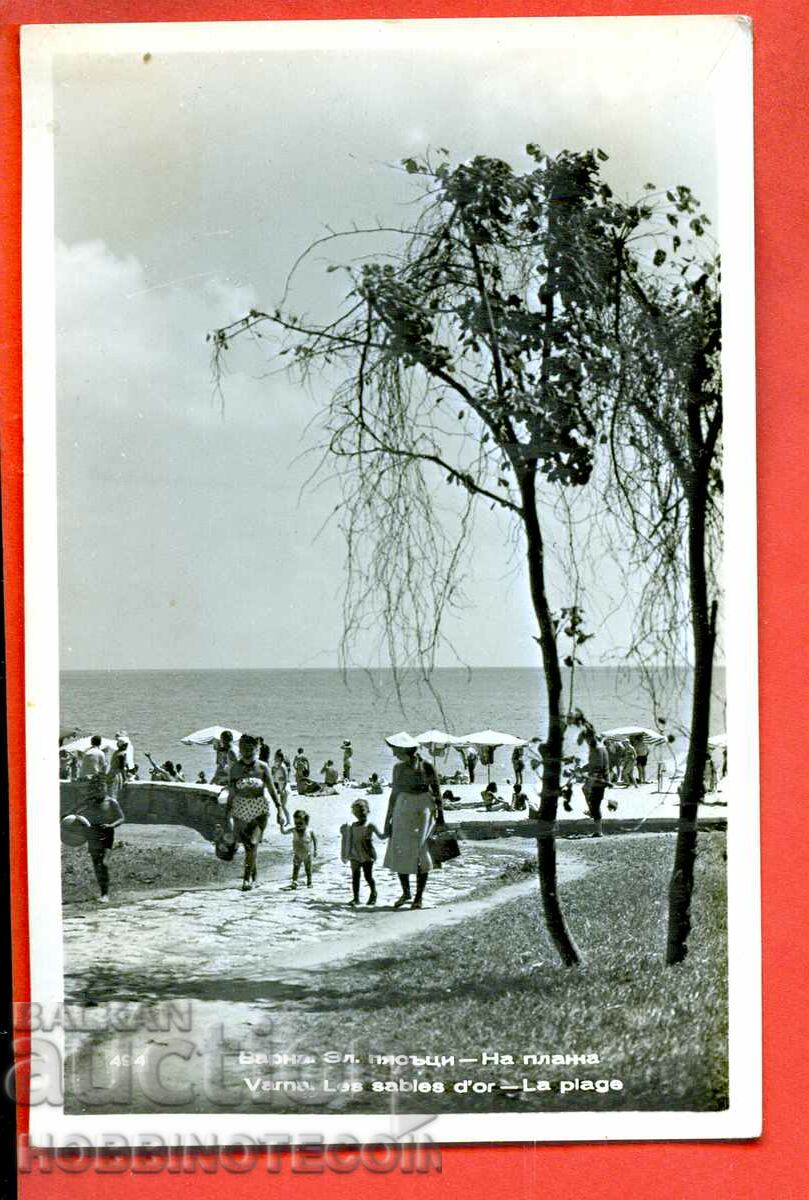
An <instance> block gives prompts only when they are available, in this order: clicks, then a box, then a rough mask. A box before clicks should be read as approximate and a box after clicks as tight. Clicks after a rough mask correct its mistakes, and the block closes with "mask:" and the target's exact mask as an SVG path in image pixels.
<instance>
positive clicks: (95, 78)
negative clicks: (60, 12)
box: [53, 18, 733, 669]
mask: <svg viewBox="0 0 809 1200" xmlns="http://www.w3.org/2000/svg"><path fill="white" fill-rule="evenodd" d="M131 28H132V30H133V32H132V33H131V37H130V40H129V42H128V43H127V42H126V38H125V37H124V34H123V33H121V32H120V31H119V32H118V34H117V35H116V38H117V41H116V43H115V44H112V43H110V45H108V46H107V47H104V46H103V44H99V43H98V40H97V39H96V44H95V45H94V46H91V47H90V48H89V49H88V46H87V44H86V42H85V43H83V42H82V36H81V35H80V34H78V33H77V36H76V38H75V40H74V43H73V44H72V48H71V49H70V51H69V52H67V53H60V54H58V55H57V56H56V57H55V59H54V67H53V99H54V135H53V146H54V162H55V181H56V182H55V187H56V206H55V207H56V230H55V234H56V247H55V253H56V268H57V295H56V305H57V309H56V326H57V334H56V336H57V411H58V431H57V433H58V442H57V453H58V506H59V547H60V577H59V592H60V596H59V601H60V643H61V645H60V649H61V660H62V666H63V668H66V669H71V668H72V669H79V668H81V669H101V668H161V667H162V668H176V669H180V668H203V667H273V666H277V667H295V666H305V667H330V666H335V665H336V664H337V647H338V643H339V639H340V634H341V631H342V625H341V595H342V585H343V569H344V547H343V543H342V539H341V537H340V535H339V532H338V531H337V530H336V528H334V526H333V525H332V526H329V525H326V528H325V530H323V526H324V522H325V521H326V520H327V518H328V516H329V513H330V512H331V511H332V509H333V508H334V505H335V503H336V502H337V499H338V493H337V491H336V487H335V485H334V484H328V483H327V484H324V485H323V486H322V487H320V488H319V489H318V490H316V491H315V490H313V489H312V488H306V489H305V490H302V488H303V485H304V483H305V481H306V480H307V478H308V476H309V474H310V472H311V469H312V467H313V465H314V460H313V458H312V450H313V446H314V444H315V440H316V439H315V435H314V433H313V431H312V428H311V422H312V419H313V418H314V417H315V416H316V414H317V412H318V411H319V408H320V406H321V405H322V403H323V401H324V399H325V391H324V387H323V386H322V385H318V384H317V383H315V385H314V386H313V388H312V389H311V391H308V392H307V391H306V390H304V389H302V388H301V387H300V386H299V385H296V384H295V383H294V382H293V381H291V380H290V379H289V378H288V377H287V376H285V375H283V374H280V373H278V371H277V370H276V369H275V368H276V366H277V364H273V363H271V362H269V361H268V360H267V358H266V357H265V356H264V355H263V354H262V352H261V350H260V347H256V346H253V345H245V346H244V347H240V348H239V349H238V350H236V351H234V352H233V356H232V360H231V365H230V370H229V372H228V374H227V377H226V378H225V381H224V386H223V391H222V394H221V395H218V394H217V392H216V389H215V387H214V385H213V380H212V375H211V367H210V360H209V348H208V346H207V345H206V342H205V335H206V333H207V332H208V331H209V330H211V329H214V328H216V327H218V326H220V325H222V324H225V323H227V322H229V321H231V320H234V319H235V318H237V317H239V316H241V315H243V314H244V313H245V312H246V311H247V310H248V309H250V308H251V307H252V306H254V305H255V306H257V307H259V308H262V309H268V308H270V309H271V308H272V307H274V305H275V304H276V302H277V301H278V300H279V299H280V296H281V294H282V292H283V288H284V282H285V279H286V276H287V273H288V271H289V269H290V267H291V266H292V264H293V262H294V261H295V259H296V257H297V256H298V254H299V253H300V252H301V251H302V250H303V249H304V248H305V247H306V246H307V245H308V244H309V243H310V242H312V241H313V240H314V239H315V238H317V237H319V236H321V235H322V234H323V233H324V232H325V230H326V229H327V228H329V227H331V228H346V227H348V226H350V225H351V223H352V222H356V223H357V224H359V225H363V224H365V223H371V224H372V223H374V222H375V221H376V220H377V219H379V220H382V221H384V220H391V219H396V220H401V219H402V218H403V217H405V218H406V216H407V213H408V206H409V205H411V204H412V202H413V198H414V195H415V194H416V193H415V191H414V185H413V180H412V179H411V178H410V177H409V176H407V175H406V174H405V173H403V172H402V171H401V170H397V169H395V164H397V163H398V162H399V161H400V160H401V159H402V158H403V157H405V156H408V155H414V154H419V153H422V152H423V151H425V150H426V149H427V148H428V147H430V146H432V147H437V146H445V147H447V148H448V149H449V150H450V152H451V158H452V160H453V161H458V160H463V159H464V158H467V157H470V156H472V155H474V154H487V155H494V156H497V157H500V158H504V159H506V160H507V161H509V162H511V163H512V164H513V165H514V166H515V167H517V168H522V167H527V166H528V160H527V159H526V158H525V156H524V152H523V151H524V146H525V144H526V143H527V142H537V143H539V144H540V145H541V146H542V147H543V148H544V149H546V150H548V151H557V150H559V149H562V148H567V149H572V150H586V149H590V148H592V147H594V146H600V147H603V149H604V150H605V151H606V152H607V153H608V154H609V156H610V158H609V161H608V163H606V164H605V168H604V175H605V177H606V178H607V179H608V180H609V182H610V183H611V184H612V186H613V187H614V188H615V189H616V191H618V192H619V193H620V194H623V195H626V196H635V195H637V194H639V193H640V191H641V189H642V187H643V184H644V183H645V182H646V181H647V180H648V181H652V182H654V183H657V184H659V185H661V186H672V185H676V184H679V183H686V184H688V185H689V186H690V187H691V188H692V189H693V191H694V192H695V193H696V194H697V196H699V197H700V198H701V200H702V201H703V204H704V207H705V210H706V211H707V212H708V213H709V214H710V215H712V216H714V215H715V210H716V183H717V181H716V171H715V158H716V156H715V144H714V141H715V130H714V123H713V112H714V100H713V87H714V71H715V67H716V65H717V63H718V62H719V61H720V60H721V58H722V55H723V53H724V52H725V50H726V48H727V45H728V44H729V40H730V38H732V36H733V31H732V25H731V23H730V22H728V21H726V20H722V19H703V18H689V19H684V20H681V19H673V18H664V19H637V20H634V21H628V20H614V19H608V20H602V21H600V22H595V21H565V22H562V21H554V22H531V23H530V27H529V26H528V25H525V24H522V25H520V24H518V23H515V22H511V23H500V22H469V23H457V24H456V25H454V26H447V25H446V24H444V23H441V25H440V26H439V25H435V24H432V25H428V26H424V25H422V26H414V25H403V24H394V23H386V24H385V25H384V26H373V27H372V26H370V25H369V26H366V27H364V28H361V27H358V26H356V25H353V23H352V24H350V25H349V24H346V25H344V26H343V27H342V28H341V29H340V30H339V33H338V34H334V33H333V32H331V31H330V30H328V29H324V28H323V27H320V26H310V28H309V29H302V28H301V27H298V28H296V29H294V30H293V31H292V32H291V34H290V35H289V36H287V33H288V32H289V27H283V29H280V28H275V29H273V27H271V26H265V27H263V28H262V29H258V30H257V29H256V27H250V28H249V29H245V30H244V31H243V32H242V33H241V37H242V42H243V46H244V48H243V49H242V48H236V47H235V46H234V44H233V42H234V39H233V36H232V33H231V32H229V35H228V37H227V38H225V37H223V36H222V35H221V30H220V31H216V30H214V36H216V34H217V33H219V36H218V37H217V38H216V41H210V40H209V41H208V44H207V46H206V45H205V44H204V40H203V38H204V35H203V34H201V33H200V28H199V27H192V28H191V29H190V30H186V31H185V33H184V35H183V39H184V40H182V41H180V40H178V37H177V36H173V37H172V38H168V37H166V36H164V35H163V33H161V30H160V28H155V29H152V28H151V27H149V26H143V27H138V28H137V29H135V27H131ZM163 29H164V30H165V27H163ZM332 29H333V27H332ZM285 31H287V32H285ZM307 40H308V42H309V45H307V44H306V42H307ZM228 41H230V43H231V45H229V46H226V47H225V48H224V49H219V50H217V49H216V48H215V46H216V45H217V44H224V43H225V42H228ZM172 47H173V48H172ZM326 265H327V260H326V258H325V256H315V258H314V260H313V261H312V262H311V263H310V264H309V265H308V266H307V267H306V269H305V270H303V271H302V272H301V274H300V275H299V277H298V279H297V282H296V287H295V290H294V291H293V293H292V295H291V297H290V302H291V303H292V305H293V306H294V307H296V308H297V309H298V310H299V311H302V312H307V313H310V314H312V315H313V316H319V317H324V316H328V314H329V313H330V312H333V311H334V309H335V307H336V305H337V304H338V302H339V296H340V293H339V279H340V276H339V274H334V275H330V274H326V272H325V267H326ZM319 531H321V532H319ZM562 537H563V531H562V530H561V529H559V528H558V527H556V526H553V525H552V527H551V541H554V540H555V539H557V538H559V539H561V538H562ZM509 539H510V533H509V529H508V527H507V526H506V524H505V522H504V518H503V517H501V516H499V515H497V514H491V513H489V512H488V511H487V510H485V509H484V510H482V511H481V513H480V514H479V516H478V518H477V520H476V525H475V531H474V536H473V540H472V545H471V548H470V555H469V559H468V563H467V586H466V589H465V590H466V595H467V598H468V602H467V604H466V606H465V608H464V610H463V612H462V613H461V614H459V615H458V616H456V617H455V618H453V620H452V621H451V623H450V625H449V627H448V630H447V632H448V635H449V637H450V639H451V641H452V643H453V645H454V646H455V649H456V651H457V654H458V656H459V658H460V660H461V661H463V662H465V663H468V664H470V665H473V666H474V665H479V666H529V665H533V664H534V663H535V661H536V645H535V643H534V641H533V634H534V623H533V615H532V612H531V609H530V605H529V597H528V591H527V583H526V580H525V578H524V573H523V571H522V570H521V566H520V562H519V557H518V556H515V555H514V554H512V553H511V552H510V551H509V549H508V545H509ZM592 582H593V583H594V584H595V585H596V586H595V587H594V588H593V589H591V590H592V592H593V596H592V599H591V602H590V611H589V613H588V616H589V619H590V622H591V624H590V628H594V627H598V634H597V637H596V638H595V639H594V640H593V641H592V642H591V643H589V647H588V653H589V661H591V662H596V661H599V660H600V659H601V658H603V656H605V655H608V654H610V653H612V652H614V651H615V649H616V648H617V647H619V646H621V645H623V644H624V643H625V642H626V639H627V636H628V624H627V620H628V618H627V612H628V611H629V608H630V605H629V604H628V603H627V602H626V601H627V598H626V597H625V596H624V595H623V594H622V591H621V585H620V582H619V578H618V574H617V572H610V571H609V569H606V568H605V569H604V570H603V572H602V573H601V575H600V577H599V579H598V580H594V581H592ZM550 585H551V591H552V593H553V596H554V597H555V599H556V604H557V606H561V605H563V604H569V603H570V602H571V601H572V597H571V595H570V580H569V579H567V578H566V577H565V576H564V574H563V572H562V571H561V570H560V569H558V568H556V569H554V570H552V572H551V579H550ZM630 600H631V598H630ZM608 614H612V615H611V616H608ZM367 653H368V654H370V650H368V651H367ZM359 654H360V658H362V654H363V649H362V647H360V648H359ZM455 661H456V659H455V657H454V656H453V655H451V654H450V653H449V652H447V655H446V657H445V658H443V659H442V660H441V662H442V664H443V665H454V664H455Z"/></svg>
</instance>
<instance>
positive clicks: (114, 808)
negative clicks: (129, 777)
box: [79, 739, 124, 904]
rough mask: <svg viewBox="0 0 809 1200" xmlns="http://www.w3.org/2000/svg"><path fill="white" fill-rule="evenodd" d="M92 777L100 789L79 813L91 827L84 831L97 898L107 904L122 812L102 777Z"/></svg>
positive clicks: (122, 816) (122, 820)
mask: <svg viewBox="0 0 809 1200" xmlns="http://www.w3.org/2000/svg"><path fill="white" fill-rule="evenodd" d="M99 741H100V739H99ZM93 778H94V779H99V780H101V781H102V786H101V790H100V791H98V789H97V785H96V794H95V796H94V798H93V799H92V800H90V802H89V804H87V806H86V807H85V808H83V809H81V810H80V813H79V815H80V816H83V817H85V818H86V820H88V821H89V822H90V828H89V830H88V831H87V849H88V850H89V852H90V859H91V860H92V863H93V871H94V873H95V877H96V882H97V883H98V888H99V891H100V893H101V894H100V896H99V897H98V899H99V901H100V903H101V904H106V903H107V902H108V901H109V898H110V897H109V891H110V870H109V861H110V854H111V853H112V847H113V844H114V842H115V830H116V829H117V827H118V826H119V825H122V824H123V822H124V814H123V811H122V809H121V806H120V804H119V803H118V801H117V800H116V799H115V798H114V797H113V796H105V794H104V788H103V780H104V776H103V775H96V776H93Z"/></svg>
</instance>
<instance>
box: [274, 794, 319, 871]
mask: <svg viewBox="0 0 809 1200" xmlns="http://www.w3.org/2000/svg"><path fill="white" fill-rule="evenodd" d="M281 832H282V833H291V834H292V887H293V888H296V887H297V886H298V875H299V874H300V870H301V867H303V869H304V871H305V872H306V886H307V887H311V886H312V858H313V856H314V855H315V854H317V837H316V835H315V833H314V831H313V830H311V829H310V828H309V814H308V812H304V810H303V809H302V808H296V809H295V811H294V813H293V814H292V824H291V825H290V826H289V827H288V828H287V829H282V830H281Z"/></svg>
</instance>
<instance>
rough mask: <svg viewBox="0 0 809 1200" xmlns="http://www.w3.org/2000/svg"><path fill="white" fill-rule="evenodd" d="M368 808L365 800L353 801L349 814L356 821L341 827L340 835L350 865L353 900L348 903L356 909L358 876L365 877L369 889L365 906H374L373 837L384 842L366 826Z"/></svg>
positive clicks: (372, 827) (374, 851) (374, 830)
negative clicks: (350, 813)
mask: <svg viewBox="0 0 809 1200" xmlns="http://www.w3.org/2000/svg"><path fill="white" fill-rule="evenodd" d="M369 811H370V810H369V807H368V802H367V800H355V801H354V803H353V804H352V805H351V812H352V813H353V814H354V816H355V817H356V820H355V821H354V822H353V824H351V825H343V827H342V831H341V832H342V834H343V839H344V846H345V851H346V854H345V857H346V858H347V860H348V862H349V863H350V864H351V890H352V892H353V898H352V899H351V900H350V901H349V907H350V908H356V907H357V905H358V904H359V902H360V874H362V875H364V876H365V882H366V883H367V884H368V887H369V888H370V892H369V895H368V899H367V900H366V904H376V883H375V882H374V863H375V862H376V850H375V849H374V843H373V835H374V834H376V836H377V837H378V838H382V840H383V841H384V840H385V834H384V833H381V832H380V831H379V830H378V829H377V827H376V825H369V824H368V813H369Z"/></svg>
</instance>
